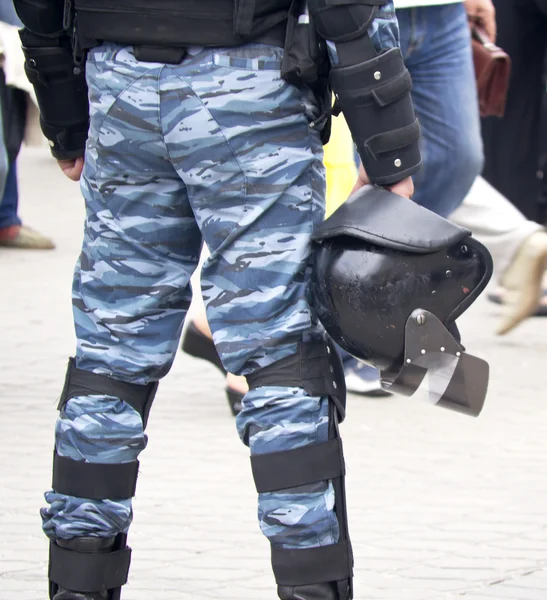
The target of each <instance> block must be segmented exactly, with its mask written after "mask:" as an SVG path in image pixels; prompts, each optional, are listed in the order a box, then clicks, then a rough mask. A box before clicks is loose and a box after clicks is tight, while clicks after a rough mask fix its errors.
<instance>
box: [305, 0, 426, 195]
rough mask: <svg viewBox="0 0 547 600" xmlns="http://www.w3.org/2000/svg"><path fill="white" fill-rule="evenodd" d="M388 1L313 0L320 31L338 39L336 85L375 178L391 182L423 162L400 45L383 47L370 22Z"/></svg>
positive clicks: (334, 64)
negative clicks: (373, 35)
mask: <svg viewBox="0 0 547 600" xmlns="http://www.w3.org/2000/svg"><path fill="white" fill-rule="evenodd" d="M387 2H388V0H365V1H364V0H309V11H310V15H311V16H312V18H313V21H314V23H315V26H316V28H317V31H318V32H319V34H320V35H321V36H322V37H323V38H325V39H326V40H327V41H329V42H331V43H333V44H334V47H335V53H336V57H337V62H336V61H333V60H332V59H331V70H330V76H329V79H330V84H331V86H332V88H333V90H334V92H335V94H336V96H337V99H338V101H339V104H340V107H341V109H342V111H343V113H344V116H345V118H346V121H347V123H348V126H349V129H350V131H351V134H352V137H353V141H354V142H355V144H356V146H357V151H358V153H359V156H360V157H361V160H362V161H363V165H364V167H365V170H366V172H367V174H368V176H369V178H370V180H371V182H372V183H375V184H377V185H382V186H386V185H391V184H394V183H397V182H398V181H401V180H402V179H404V178H405V177H408V176H409V175H412V174H413V173H415V172H416V171H418V169H419V168H420V167H421V156H420V150H419V146H418V141H419V138H420V128H419V125H418V121H417V120H416V117H415V114H414V108H413V106H412V100H411V98H410V89H411V87H412V81H411V78H410V74H409V72H408V70H407V69H406V67H405V65H404V62H403V57H402V54H401V51H400V49H399V48H398V47H395V48H391V49H389V50H387V51H383V52H382V51H380V52H377V50H376V48H375V47H374V45H373V43H372V40H371V39H370V37H369V27H370V24H371V23H372V22H373V20H374V18H375V16H376V13H377V11H378V7H379V6H382V5H384V4H386V3H387Z"/></svg>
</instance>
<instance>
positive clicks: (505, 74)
mask: <svg viewBox="0 0 547 600" xmlns="http://www.w3.org/2000/svg"><path fill="white" fill-rule="evenodd" d="M471 38H472V45H473V62H474V63H475V76H476V79H477V88H478V92H479V107H480V113H481V117H490V116H496V117H502V116H503V113H504V111H505V100H506V98H507V89H508V87H509V75H510V73H511V59H510V58H509V56H508V55H507V54H506V53H505V52H504V51H503V50H502V49H501V48H499V47H498V46H496V44H494V43H492V42H491V41H490V40H489V38H488V36H487V35H486V33H485V31H484V30H483V29H481V28H480V27H478V26H476V25H473V26H472V28H471Z"/></svg>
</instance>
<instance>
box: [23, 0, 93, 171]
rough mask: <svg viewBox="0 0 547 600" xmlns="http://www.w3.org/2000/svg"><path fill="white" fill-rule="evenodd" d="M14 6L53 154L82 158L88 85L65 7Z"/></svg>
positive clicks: (39, 2)
mask: <svg viewBox="0 0 547 600" xmlns="http://www.w3.org/2000/svg"><path fill="white" fill-rule="evenodd" d="M66 4H67V5H69V2H67V3H66ZM14 5H15V9H16V10H17V13H18V15H19V18H20V19H21V21H22V22H23V24H24V25H25V28H24V29H22V30H21V32H20V37H21V42H22V44H23V52H24V54H25V59H26V61H25V72H26V74H27V77H28V79H29V81H30V82H31V83H32V85H33V86H34V91H35V92H36V98H37V100H38V106H39V108H40V124H41V127H42V131H43V133H44V135H45V136H46V138H47V139H48V140H49V144H50V146H51V152H52V154H53V156H54V157H55V158H57V159H59V160H68V159H73V158H77V157H79V156H83V155H84V151H85V143H86V139H87V130H88V122H89V107H88V100H87V86H86V82H85V75H84V73H83V69H82V68H81V67H80V66H79V65H78V64H76V62H75V60H74V57H73V49H72V43H71V38H70V37H69V31H68V26H69V23H70V19H67V18H66V17H67V15H66V14H65V10H64V9H65V3H64V1H62V0H49V1H46V2H44V1H43V0H14Z"/></svg>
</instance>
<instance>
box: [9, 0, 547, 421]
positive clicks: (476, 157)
mask: <svg viewBox="0 0 547 600" xmlns="http://www.w3.org/2000/svg"><path fill="white" fill-rule="evenodd" d="M395 6H396V9H397V16H398V20H399V25H400V35H401V40H400V41H401V49H402V52H403V56H404V58H405V62H406V64H407V67H408V69H409V71H410V73H411V75H412V80H413V90H412V95H413V101H414V105H415V109H416V113H417V116H418V118H419V121H420V125H421V128H422V135H423V156H424V167H423V169H422V171H421V173H420V174H419V175H418V176H417V177H416V179H415V184H416V194H415V197H414V200H415V201H416V202H418V203H419V204H422V205H423V206H426V207H427V208H429V209H431V210H433V211H435V212H437V213H439V214H441V215H442V216H447V217H449V218H451V219H453V220H454V221H456V222H457V223H458V224H460V225H463V226H464V227H467V228H468V229H470V230H471V231H472V232H473V234H474V235H475V236H476V237H477V238H478V239H479V240H480V241H482V242H483V243H485V245H486V246H487V247H488V248H489V250H490V252H491V253H492V256H493V258H494V263H495V269H496V279H495V285H494V286H492V287H491V289H490V293H489V295H488V299H489V301H490V302H491V303H492V307H493V309H495V310H499V308H495V305H498V307H499V306H501V313H500V314H501V316H500V321H499V324H498V328H497V332H496V333H498V334H500V335H503V334H506V333H508V332H510V331H512V330H513V329H514V328H515V327H517V326H518V324H519V323H521V322H522V321H523V320H524V319H527V318H541V317H545V316H547V278H546V277H545V270H546V268H547V233H546V230H545V226H546V224H547V92H546V80H547V77H546V68H545V54H546V52H545V50H546V45H547V44H546V42H547V1H546V0H495V1H494V3H493V4H492V2H491V0H467V1H466V2H460V1H450V0H449V1H447V0H396V2H395ZM494 9H495V16H494ZM0 22H1V23H0V46H1V48H0V51H1V63H0V64H1V68H0V103H1V120H0V140H2V142H3V143H1V144H0V197H1V201H0V248H2V247H3V248H12V249H18V250H21V251H24V250H31V249H32V250H54V249H55V240H52V239H50V238H49V237H48V236H47V234H46V233H41V232H40V231H37V230H36V229H34V227H37V228H38V229H40V223H36V224H35V223H32V227H31V226H29V225H28V224H27V223H23V222H22V221H21V218H20V215H19V204H20V198H19V192H18V182H17V155H18V153H19V150H20V148H21V146H22V144H43V143H44V141H43V138H42V137H41V133H40V130H39V117H38V113H37V109H36V103H35V99H34V98H33V91H32V88H31V86H30V85H29V83H28V81H27V79H26V76H25V73H24V64H23V63H24V59H23V55H22V52H21V49H20V42H19V37H18V33H17V30H18V26H19V20H18V17H17V15H16V13H15V11H14V9H13V5H12V2H11V0H0ZM470 24H479V25H480V26H481V27H482V28H483V29H484V30H485V32H486V34H487V35H488V36H489V38H490V40H491V41H494V40H495V41H496V44H497V45H498V46H500V47H501V48H503V50H505V51H506V52H507V53H508V55H509V56H510V58H511V61H512V67H511V75H510V79H509V88H508V93H507V98H506V105H505V112H504V114H503V116H501V117H499V116H487V117H483V118H482V119H481V118H480V116H479V105H478V96H477V84H476V72H475V70H474V66H473V62H472V55H471V51H470V41H471V36H470ZM333 121H334V122H333V135H332V138H331V141H330V142H329V144H328V145H327V146H326V147H325V165H326V168H327V213H330V212H332V211H333V210H334V209H335V208H336V207H337V206H339V205H340V203H341V202H343V201H344V200H345V198H347V196H348V194H349V193H350V192H351V189H352V187H353V184H354V182H355V177H356V164H355V156H356V155H355V153H354V151H353V146H352V141H351V137H350V135H349V132H348V130H347V127H346V124H345V122H344V120H343V117H341V116H340V117H337V118H335V119H334V120H333ZM23 202H24V198H23ZM1 260H9V258H8V255H4V256H1V255H0V261H1ZM183 350H185V351H186V352H188V353H189V354H192V355H194V356H198V357H200V358H203V359H206V360H209V361H210V362H212V363H213V364H215V365H216V366H217V367H218V368H220V369H222V368H223V367H222V365H221V363H220V361H219V359H218V356H217V355H216V352H215V350H214V346H213V345H212V342H211V335H210V331H209V329H208V326H207V321H206V317H205V313H204V309H203V307H202V306H201V305H200V302H199V299H195V302H194V307H193V310H192V312H191V315H190V319H189V323H188V324H187V326H186V329H185V336H184V339H183ZM343 359H344V363H345V372H346V379H347V385H348V389H349V390H350V391H352V392H354V393H358V394H363V395H372V396H376V395H383V394H385V392H384V390H383V389H382V387H381V384H380V380H379V376H378V373H377V372H376V371H375V370H374V369H372V368H371V367H368V366H367V365H364V364H362V363H359V362H358V361H356V360H355V359H354V358H352V357H351V356H349V355H344V356H343ZM226 375H227V378H228V379H227V384H226V391H227V396H228V400H229V403H230V407H231V409H232V411H233V412H234V413H237V411H238V410H239V403H240V401H241V397H242V394H243V393H244V392H245V389H246V383H245V381H244V380H243V379H242V378H236V377H233V376H230V374H226Z"/></svg>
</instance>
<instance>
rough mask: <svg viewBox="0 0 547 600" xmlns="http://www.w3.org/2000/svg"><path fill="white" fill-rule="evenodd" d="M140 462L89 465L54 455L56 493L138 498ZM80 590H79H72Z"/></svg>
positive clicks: (97, 497) (86, 496) (53, 485)
mask: <svg viewBox="0 0 547 600" xmlns="http://www.w3.org/2000/svg"><path fill="white" fill-rule="evenodd" d="M138 471H139V461H138V460H135V461H133V462H128V463H117V464H107V463H88V462H84V461H78V460H72V459H71V458H67V457H66V456H59V455H58V454H57V452H55V453H54V455H53V483H52V487H53V489H54V490H55V491H56V492H58V493H59V494H67V495H68V496H77V497H79V498H92V499H94V500H104V499H126V498H132V497H133V496H134V495H135V490H136V487H137V476H138ZM69 589H78V590H79V588H69Z"/></svg>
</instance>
